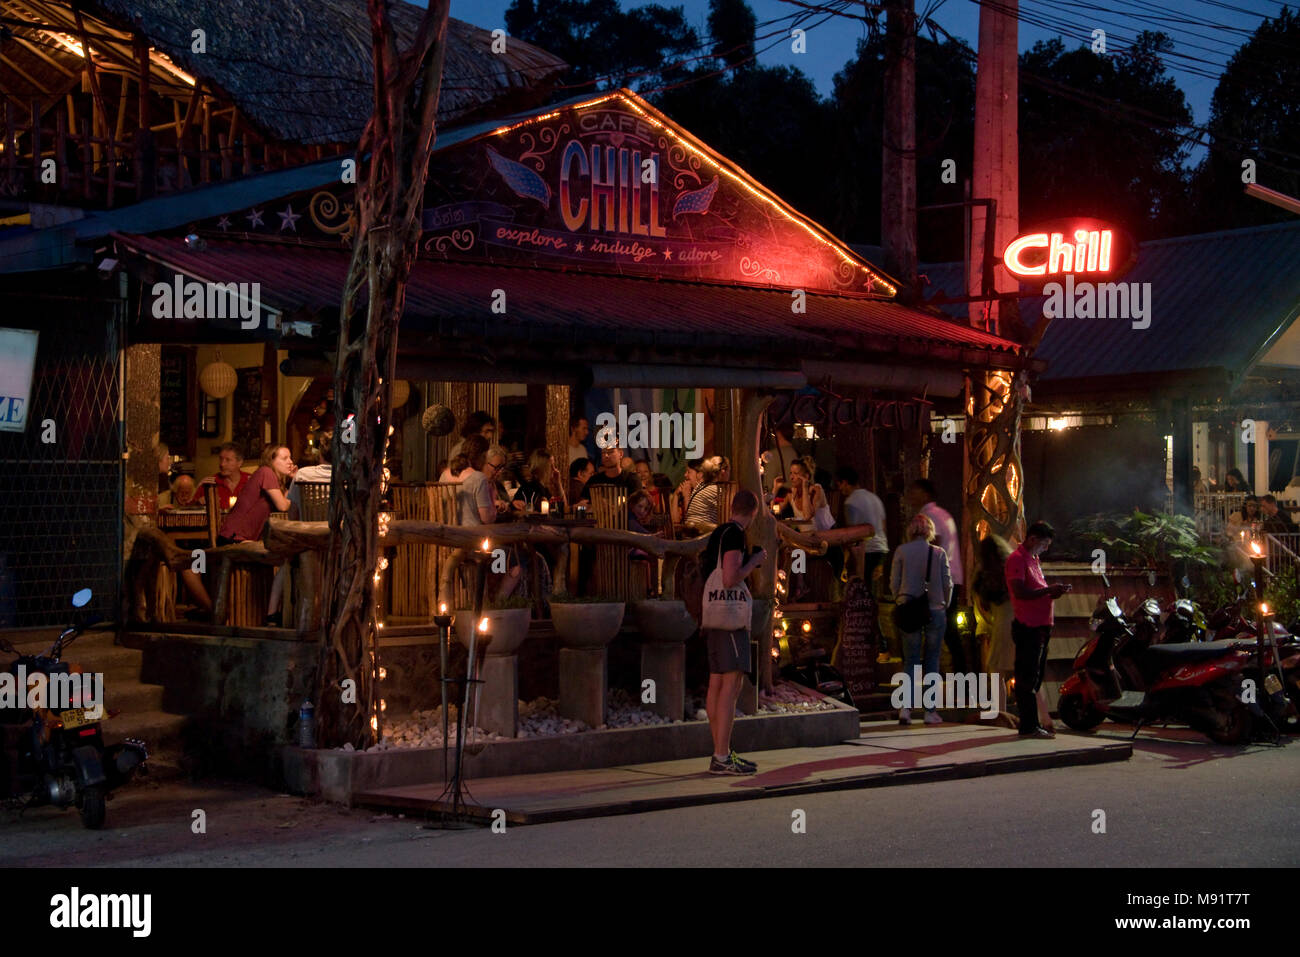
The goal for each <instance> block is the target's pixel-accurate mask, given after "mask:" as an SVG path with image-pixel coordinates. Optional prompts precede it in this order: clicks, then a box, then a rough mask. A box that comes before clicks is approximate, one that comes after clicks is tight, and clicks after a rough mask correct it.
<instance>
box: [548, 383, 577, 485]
mask: <svg viewBox="0 0 1300 957" xmlns="http://www.w3.org/2000/svg"><path fill="white" fill-rule="evenodd" d="M571 401H572V395H571V390H570V388H569V386H567V385H548V386H547V387H546V448H547V451H549V452H550V453H551V455H552V456H554V462H555V468H556V469H557V470H558V471H559V473H560V495H561V496H562V497H563V498H565V499H566V500H567V499H568V496H569V414H570V412H569V410H570V409H571V408H572V406H571V405H570V402H571Z"/></svg>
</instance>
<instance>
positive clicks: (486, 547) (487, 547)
mask: <svg viewBox="0 0 1300 957" xmlns="http://www.w3.org/2000/svg"><path fill="white" fill-rule="evenodd" d="M482 548H483V551H485V552H490V551H492V542H491V541H490V540H488V539H486V538H485V539H483V545H482Z"/></svg>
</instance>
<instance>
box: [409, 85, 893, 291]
mask: <svg viewBox="0 0 1300 957" xmlns="http://www.w3.org/2000/svg"><path fill="white" fill-rule="evenodd" d="M423 226H424V236H423V238H422V241H421V255H422V256H424V257H427V258H431V259H452V260H466V261H477V262H502V263H512V264H520V265H536V266H547V267H552V268H555V267H561V268H563V267H568V268H578V269H582V270H585V271H593V272H614V273H619V274H624V275H629V274H630V275H646V276H655V277H659V278H666V279H693V280H712V281H718V282H728V283H746V284H754V285H763V286H778V287H784V288H790V289H810V290H821V291H839V292H856V293H869V294H874V295H879V296H892V295H893V294H894V291H895V290H894V287H893V285H892V284H890V282H889V281H888V279H886V278H885V277H884V276H882V275H881V274H879V273H877V272H876V271H874V270H873V269H871V268H870V267H869V266H868V265H867V264H866V263H864V262H863V261H862V260H860V259H858V258H857V257H856V256H854V255H853V253H852V252H850V251H849V250H848V249H847V248H845V247H844V246H843V245H841V244H840V243H839V242H837V241H836V240H835V239H834V238H833V237H831V236H829V235H828V234H827V233H825V231H823V230H822V229H821V228H820V227H818V226H817V225H816V224H814V223H812V222H811V221H809V220H807V219H805V218H804V217H802V216H800V215H799V214H798V213H796V212H794V210H792V209H790V208H789V207H788V206H786V205H785V204H784V203H782V202H781V201H780V200H779V199H778V198H777V197H775V196H774V195H772V194H771V193H769V192H768V191H767V190H765V189H764V188H763V187H762V186H760V185H758V184H757V183H756V182H755V181H754V180H752V179H751V178H750V177H749V176H748V174H746V173H745V172H744V171H743V170H741V169H739V168H738V167H735V166H733V165H732V164H730V163H728V162H727V161H725V160H723V159H721V158H720V157H718V156H717V155H716V154H713V153H712V152H711V151H710V150H709V149H708V148H707V147H706V146H704V145H703V144H702V143H700V142H699V141H697V140H695V139H694V138H693V137H691V136H690V135H689V134H687V133H685V132H684V131H682V130H679V129H678V128H676V127H675V126H673V125H672V124H671V123H670V122H669V121H668V120H667V118H666V117H665V116H663V115H662V114H660V113H658V112H656V111H655V110H654V109H653V108H652V107H650V106H649V105H648V104H646V103H645V101H643V100H641V99H640V98H638V97H636V96H635V95H634V94H630V93H627V92H626V91H620V92H619V93H614V94H609V95H605V96H601V97H598V98H593V99H592V100H589V101H587V102H585V103H579V104H576V105H571V106H568V107H565V108H564V109H561V110H558V111H556V112H553V113H548V114H544V115H541V116H538V117H534V118H531V119H528V120H525V121H523V122H521V123H517V124H515V125H513V126H505V127H502V128H501V129H498V130H496V131H494V132H493V133H490V134H488V135H486V136H481V137H478V138H476V139H474V140H470V141H468V142H466V143H464V144H461V145H458V146H455V147H452V148H450V149H448V150H446V151H445V152H440V153H438V154H435V156H434V159H433V162H432V164H431V166H430V170H429V182H428V188H427V190H426V193H425V208H424V223H423Z"/></svg>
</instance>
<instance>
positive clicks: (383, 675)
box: [379, 668, 388, 681]
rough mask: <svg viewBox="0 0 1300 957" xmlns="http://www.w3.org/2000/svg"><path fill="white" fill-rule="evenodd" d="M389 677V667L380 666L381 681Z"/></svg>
mask: <svg viewBox="0 0 1300 957" xmlns="http://www.w3.org/2000/svg"><path fill="white" fill-rule="evenodd" d="M387 677H388V669H387V668H380V669H379V680H380V681H383V680H384V679H385V678H387Z"/></svg>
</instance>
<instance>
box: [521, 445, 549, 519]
mask: <svg viewBox="0 0 1300 957" xmlns="http://www.w3.org/2000/svg"><path fill="white" fill-rule="evenodd" d="M558 479H559V476H558V473H557V472H556V471H555V462H554V460H553V459H552V458H551V453H550V452H548V451H546V449H533V453H532V455H530V456H528V465H527V466H526V467H525V468H524V480H523V481H522V482H520V483H519V488H517V489H515V494H514V498H513V499H511V505H512V506H513V507H514V509H515V511H518V512H529V511H531V512H539V511H541V508H542V502H546V501H550V500H551V499H552V498H557V497H558V496H557V495H556V489H557V487H558Z"/></svg>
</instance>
